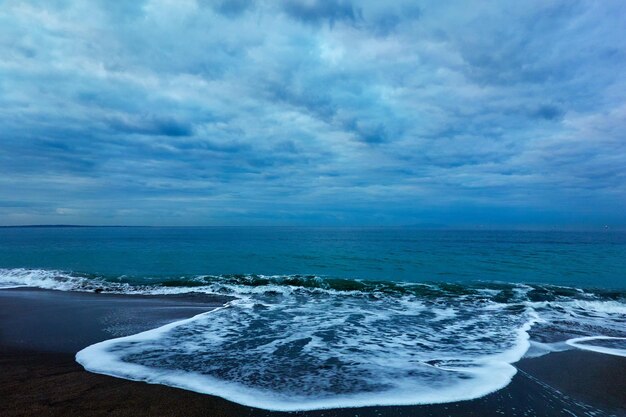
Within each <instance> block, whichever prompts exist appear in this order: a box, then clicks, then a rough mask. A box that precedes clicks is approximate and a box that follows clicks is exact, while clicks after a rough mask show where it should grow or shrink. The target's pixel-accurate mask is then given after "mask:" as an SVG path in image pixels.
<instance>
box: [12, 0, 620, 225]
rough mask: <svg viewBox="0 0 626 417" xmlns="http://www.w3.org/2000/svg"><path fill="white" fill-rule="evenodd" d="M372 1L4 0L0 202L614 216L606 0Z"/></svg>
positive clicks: (288, 214) (114, 213)
mask: <svg viewBox="0 0 626 417" xmlns="http://www.w3.org/2000/svg"><path fill="white" fill-rule="evenodd" d="M387 3H389V2H387ZM387 3H385V2H379V1H361V2H357V1H350V0H284V1H251V0H149V1H133V2H109V1H105V0H101V1H89V2H84V1H77V0H68V1H52V0H46V1H26V2H24V1H11V0H9V1H5V2H3V4H2V6H1V7H0V219H1V220H0V222H1V223H2V224H23V223H97V224H172V225H176V224H347V225H353V224H429V223H437V224H442V223H443V224H450V225H478V224H493V225H512V224H521V225H568V224H577V225H599V224H604V223H608V224H612V225H617V226H626V169H624V167H626V133H625V132H626V44H625V43H624V42H623V39H626V24H625V19H626V5H625V4H624V2H622V1H618V0H607V1H603V2H582V1H581V2H578V1H571V0H567V1H545V0H543V1H527V2H501V1H481V2H440V1H419V2H416V1H394V2H393V4H391V5H390V4H387Z"/></svg>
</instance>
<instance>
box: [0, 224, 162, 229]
mask: <svg viewBox="0 0 626 417" xmlns="http://www.w3.org/2000/svg"><path fill="white" fill-rule="evenodd" d="M62 227H64V228H78V227H153V226H119V225H113V226H101V225H90V224H88V225H84V224H24V225H16V226H0V229H50V228H56V229H58V228H62Z"/></svg>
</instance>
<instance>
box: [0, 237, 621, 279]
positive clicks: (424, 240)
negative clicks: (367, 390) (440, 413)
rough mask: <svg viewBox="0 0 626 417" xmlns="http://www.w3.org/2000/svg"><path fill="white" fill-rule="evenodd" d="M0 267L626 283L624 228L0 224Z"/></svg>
mask: <svg viewBox="0 0 626 417" xmlns="http://www.w3.org/2000/svg"><path fill="white" fill-rule="evenodd" d="M0 267H2V268H43V269H56V270H64V271H74V272H80V273H87V274H97V275H102V276H105V277H108V278H117V277H120V276H125V277H127V279H128V280H131V281H135V282H142V281H144V280H146V279H149V280H150V282H155V281H159V280H166V279H173V278H178V277H181V276H194V275H200V274H212V275H221V274H266V275H277V274H310V275H319V276H329V277H340V278H358V279H374V280H390V281H408V282H426V281H446V282H468V281H476V280H482V281H505V282H518V283H519V282H531V283H547V284H557V285H571V286H584V287H594V288H612V289H624V288H626V233H618V232H596V233H577V232H507V231H492V232H481V231H422V230H411V229H409V230H405V229H400V228H398V229H324V228H236V227H235V228H51V229H49V228H41V229H39V228H7V229H0Z"/></svg>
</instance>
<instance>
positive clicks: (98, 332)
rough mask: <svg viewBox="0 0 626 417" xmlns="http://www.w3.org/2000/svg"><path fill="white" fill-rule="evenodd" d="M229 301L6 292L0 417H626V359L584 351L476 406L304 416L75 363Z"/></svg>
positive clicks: (0, 297)
mask: <svg viewBox="0 0 626 417" xmlns="http://www.w3.org/2000/svg"><path fill="white" fill-rule="evenodd" d="M225 301H226V299H225V298H222V297H218V296H207V295H197V296H182V297H169V296H168V297H134V296H132V297H131V296H117V295H108V294H90V293H67V292H57V291H44V290H32V289H9V290H0V371H1V372H0V416H100V415H111V416H288V415H289V416H316V417H321V416H328V417H330V416H360V417H370V416H371V417H373V416H480V417H487V416H572V415H574V416H592V415H593V416H607V415H616V416H626V359H625V358H620V357H616V356H609V355H602V354H597V353H592V352H584V351H578V350H572V351H567V352H561V353H552V354H549V355H546V356H543V357H541V358H535V359H524V360H522V361H520V362H519V363H518V364H517V366H518V368H519V369H520V371H519V372H518V374H517V375H516V376H515V378H514V379H513V381H512V382H511V384H509V385H508V386H507V387H506V388H504V389H502V390H500V391H498V392H495V393H493V394H490V395H488V396H486V397H483V398H480V399H476V400H472V401H463V402H458V403H450V404H440V405H426V406H408V407H368V408H358V409H337V410H320V411H311V412H300V413H273V412H268V411H264V410H259V409H253V408H250V407H245V406H240V405H238V404H234V403H232V402H229V401H226V400H223V399H221V398H217V397H212V396H209V395H201V394H196V393H193V392H189V391H184V390H180V389H176V388H170V387H166V386H162V385H150V384H146V383H142V382H133V381H126V380H122V379H117V378H112V377H108V376H103V375H97V374H92V373H89V372H86V371H84V370H83V368H82V367H81V366H80V365H78V364H77V363H76V362H75V361H74V354H75V352H76V351H78V350H80V349H82V348H83V347H85V346H87V345H89V344H92V343H95V342H98V341H101V340H104V339H109V338H112V337H118V336H122V335H126V334H132V333H136V332H139V331H142V330H146V329H149V328H154V327H157V326H160V325H162V324H165V323H167V322H171V321H175V320H179V319H181V318H184V317H189V316H192V315H195V314H198V313H201V312H203V311H208V310H210V309H212V308H215V307H217V306H219V305H222V304H223V303H224V302H225Z"/></svg>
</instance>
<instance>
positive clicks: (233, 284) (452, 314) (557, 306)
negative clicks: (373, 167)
mask: <svg viewBox="0 0 626 417" xmlns="http://www.w3.org/2000/svg"><path fill="white" fill-rule="evenodd" d="M625 273H626V234H624V233H616V232H608V231H607V232H600V233H574V232H518V231H516V232H513V231H508V232H505V231H490V232H486V231H484V232H483V231H422V230H411V229H400V228H397V229H391V228H388V229H323V228H6V229H0V288H9V287H16V286H18V287H19V286H30V287H41V288H48V289H55V290H62V291H96V292H115V293H125V294H155V295H157V294H158V295H167V294H191V293H217V294H223V295H228V296H231V297H232V301H230V302H229V303H227V304H226V305H224V307H222V308H220V309H218V310H215V311H211V312H207V313H204V314H201V315H198V316H195V317H192V318H190V319H188V320H183V321H180V322H176V323H172V324H169V325H166V326H164V327H160V328H158V329H154V330H151V331H148V332H144V333H140V334H137V335H132V336H128V337H124V338H119V339H112V340H108V341H104V342H101V343H98V344H95V345H92V346H89V347H86V348H85V349H83V350H81V351H80V352H78V353H77V361H78V362H79V363H81V364H82V365H83V366H84V367H85V368H86V369H88V370H90V371H93V372H99V373H104V374H108V375H114V376H118V377H121V378H128V379H135V380H146V381H149V382H153V383H161V384H165V385H171V386H176V387H180V388H184V389H188V390H192V391H197V392H201V393H207V394H213V395H219V396H222V397H224V398H227V399H230V400H232V401H236V402H238V403H241V404H246V405H250V406H254V407H260V408H265V409H271V410H310V409H320V408H330V407H357V406H368V405H402V404H424V403H442V402H452V401H460V400H468V399H472V398H477V397H480V396H483V395H486V394H488V393H490V392H493V391H496V390H498V389H501V388H503V387H504V386H506V385H507V384H508V383H509V382H510V381H511V379H512V378H513V376H514V375H515V373H516V368H515V366H514V365H513V364H514V363H515V362H516V361H518V360H519V359H520V358H522V357H524V356H538V355H546V354H550V353H551V352H555V351H562V350H568V349H583V350H590V351H594V352H597V353H601V354H608V355H617V356H626V275H625Z"/></svg>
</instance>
